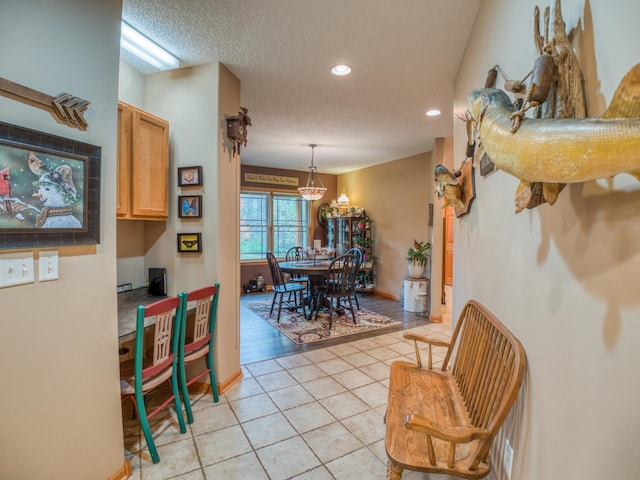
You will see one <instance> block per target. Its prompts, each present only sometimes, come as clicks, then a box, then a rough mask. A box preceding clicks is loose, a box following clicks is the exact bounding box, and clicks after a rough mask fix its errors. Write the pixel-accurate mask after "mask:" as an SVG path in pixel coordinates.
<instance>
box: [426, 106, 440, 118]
mask: <svg viewBox="0 0 640 480" xmlns="http://www.w3.org/2000/svg"><path fill="white" fill-rule="evenodd" d="M441 113H442V112H441V111H440V110H438V109H435V108H434V109H433V110H427V112H426V113H425V115H426V116H427V117H437V116H438V115H440V114H441Z"/></svg>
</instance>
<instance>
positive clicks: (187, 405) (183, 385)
mask: <svg viewBox="0 0 640 480" xmlns="http://www.w3.org/2000/svg"><path fill="white" fill-rule="evenodd" d="M178 369H179V370H180V372H179V375H178V378H179V380H180V390H182V400H183V401H184V410H185V412H187V423H188V424H189V425H191V424H192V423H193V412H192V411H191V399H190V398H189V386H188V385H187V374H186V368H185V364H184V362H180V363H179V365H178Z"/></svg>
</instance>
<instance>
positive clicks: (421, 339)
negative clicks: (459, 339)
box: [403, 332, 451, 370]
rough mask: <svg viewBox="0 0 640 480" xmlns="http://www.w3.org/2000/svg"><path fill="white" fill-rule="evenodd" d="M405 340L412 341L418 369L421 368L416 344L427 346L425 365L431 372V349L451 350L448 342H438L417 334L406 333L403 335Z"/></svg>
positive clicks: (420, 359)
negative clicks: (426, 361)
mask: <svg viewBox="0 0 640 480" xmlns="http://www.w3.org/2000/svg"><path fill="white" fill-rule="evenodd" d="M403 337H404V338H406V339H407V340H413V344H414V347H415V350H416V363H417V364H418V367H422V358H420V349H419V348H418V342H422V343H426V344H427V345H429V359H428V363H427V368H428V369H429V370H431V368H432V365H433V354H432V347H434V346H435V347H446V348H451V343H450V342H445V341H444V340H438V339H436V338H429V337H425V336H424V335H420V334H418V333H411V332H407V333H405V334H404V335H403Z"/></svg>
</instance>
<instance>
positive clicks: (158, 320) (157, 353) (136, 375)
mask: <svg viewBox="0 0 640 480" xmlns="http://www.w3.org/2000/svg"><path fill="white" fill-rule="evenodd" d="M182 312H183V306H182V300H181V299H180V298H178V297H169V298H166V299H163V300H159V301H157V302H154V303H152V304H150V305H147V306H146V307H143V306H142V305H140V306H138V311H137V317H136V346H135V356H134V359H133V360H128V361H126V362H122V363H121V364H120V393H121V396H122V399H123V400H125V399H127V398H130V399H131V400H132V401H133V403H134V406H135V408H136V412H137V415H138V421H139V422H140V426H141V427H142V432H143V433H144V438H145V441H146V442H147V446H148V447H149V452H150V453H151V459H152V460H153V463H158V462H159V461H160V456H159V455H158V451H157V449H156V445H155V442H154V440H153V435H152V433H151V428H150V426H149V419H150V418H151V417H153V416H154V415H155V414H156V413H158V412H159V411H160V410H162V409H163V408H164V407H166V406H167V405H169V404H170V403H171V402H173V404H174V408H175V411H176V416H177V417H178V423H179V425H180V433H185V432H186V431H187V428H186V426H185V424H184V417H183V416H182V403H181V402H180V393H179V389H178V355H177V353H178V340H179V339H180V331H181V329H182V318H183V316H182ZM150 317H155V321H154V323H153V336H152V338H153V349H152V351H153V353H152V355H151V356H145V350H146V349H145V344H144V339H145V328H144V323H145V319H148V318H150ZM149 350H151V348H150V349H149ZM167 381H168V382H169V383H170V384H171V392H172V394H171V395H170V396H169V398H167V399H166V400H164V401H163V402H162V403H161V404H160V405H158V406H157V407H156V408H155V409H154V410H153V411H152V412H151V413H147V406H146V403H145V396H146V395H147V394H149V393H150V392H151V391H153V390H155V389H156V388H157V387H159V386H160V385H162V384H163V383H165V382H167Z"/></svg>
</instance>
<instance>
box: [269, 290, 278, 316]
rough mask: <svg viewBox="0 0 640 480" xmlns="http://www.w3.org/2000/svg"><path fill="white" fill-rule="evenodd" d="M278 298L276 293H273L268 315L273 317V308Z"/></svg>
mask: <svg viewBox="0 0 640 480" xmlns="http://www.w3.org/2000/svg"><path fill="white" fill-rule="evenodd" d="M277 296H278V293H277V292H273V300H271V310H270V311H269V315H273V306H274V305H275V304H276V297H277Z"/></svg>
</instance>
